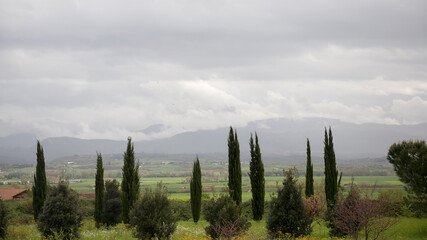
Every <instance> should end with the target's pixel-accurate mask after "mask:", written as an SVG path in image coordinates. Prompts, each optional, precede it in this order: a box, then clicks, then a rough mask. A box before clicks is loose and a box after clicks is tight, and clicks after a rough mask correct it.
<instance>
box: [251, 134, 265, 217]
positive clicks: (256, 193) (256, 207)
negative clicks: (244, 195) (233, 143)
mask: <svg viewBox="0 0 427 240" xmlns="http://www.w3.org/2000/svg"><path fill="white" fill-rule="evenodd" d="M249 147H250V151H251V162H250V166H249V168H250V169H249V170H250V172H249V177H250V180H251V188H252V213H253V216H254V220H256V221H259V220H261V219H262V216H263V214H264V197H265V178H264V164H263V162H262V158H261V150H260V147H259V144H258V135H257V134H256V133H255V144H254V140H253V137H252V134H251V138H250V140H249Z"/></svg>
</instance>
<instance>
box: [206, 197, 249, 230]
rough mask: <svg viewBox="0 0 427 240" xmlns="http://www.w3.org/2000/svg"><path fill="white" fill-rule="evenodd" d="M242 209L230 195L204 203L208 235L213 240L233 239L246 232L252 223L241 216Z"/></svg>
mask: <svg viewBox="0 0 427 240" xmlns="http://www.w3.org/2000/svg"><path fill="white" fill-rule="evenodd" d="M240 212H241V211H240V207H239V206H238V205H237V204H236V203H235V202H234V201H233V199H232V198H231V197H230V196H228V195H223V196H221V197H220V198H218V199H214V198H212V199H210V200H208V201H206V202H205V203H204V206H203V214H204V216H205V220H206V221H207V222H208V223H209V226H208V227H206V228H205V231H206V234H208V235H210V236H211V237H213V238H219V237H222V238H231V237H233V236H237V235H240V234H242V233H244V232H246V231H247V230H248V229H249V227H250V225H251V224H250V223H249V222H248V221H247V218H246V216H242V215H241V214H240Z"/></svg>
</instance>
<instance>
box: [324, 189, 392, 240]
mask: <svg viewBox="0 0 427 240" xmlns="http://www.w3.org/2000/svg"><path fill="white" fill-rule="evenodd" d="M373 195H374V190H372V191H371V193H370V194H369V193H368V191H366V192H365V196H363V197H362V196H361V194H360V192H359V190H358V189H357V188H356V187H355V186H352V188H351V189H350V192H349V194H348V195H347V197H345V198H343V199H338V201H337V204H336V206H335V207H334V209H333V210H332V215H333V224H334V226H335V228H337V229H338V230H339V231H340V232H342V233H344V235H349V236H352V237H353V238H354V239H359V236H360V232H361V231H362V232H363V233H364V235H365V236H364V237H365V239H387V238H388V237H390V236H388V237H386V236H384V235H385V232H386V231H387V230H389V229H390V228H392V227H393V226H394V225H395V224H396V223H397V221H398V219H397V218H394V217H391V216H392V215H393V214H394V213H393V211H392V207H391V202H390V198H389V196H388V195H382V196H381V197H380V198H378V199H375V200H374V199H373Z"/></svg>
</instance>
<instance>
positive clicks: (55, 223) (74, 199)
mask: <svg viewBox="0 0 427 240" xmlns="http://www.w3.org/2000/svg"><path fill="white" fill-rule="evenodd" d="M81 221H82V216H81V213H80V210H79V198H78V195H77V193H76V192H74V191H73V190H71V189H70V188H68V186H67V185H65V184H59V185H58V186H57V187H54V188H52V190H51V191H50V193H49V196H48V197H47V199H46V201H45V204H44V206H43V212H42V213H41V214H40V215H39V218H38V228H39V230H40V231H41V232H42V234H43V235H44V236H45V237H49V236H60V237H62V238H64V239H70V238H72V237H78V229H79V226H80V225H81Z"/></svg>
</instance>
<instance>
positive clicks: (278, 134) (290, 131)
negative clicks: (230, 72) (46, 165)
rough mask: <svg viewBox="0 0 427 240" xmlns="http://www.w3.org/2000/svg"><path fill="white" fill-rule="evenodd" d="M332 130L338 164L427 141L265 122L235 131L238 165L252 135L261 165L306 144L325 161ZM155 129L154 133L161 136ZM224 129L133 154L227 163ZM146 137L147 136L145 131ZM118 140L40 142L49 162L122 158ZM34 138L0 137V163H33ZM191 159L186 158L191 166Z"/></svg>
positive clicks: (410, 133)
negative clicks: (210, 158) (106, 156)
mask: <svg viewBox="0 0 427 240" xmlns="http://www.w3.org/2000/svg"><path fill="white" fill-rule="evenodd" d="M329 126H331V127H332V132H333V137H334V145H335V152H336V155H337V158H338V159H342V160H351V159H360V158H379V157H384V156H386V154H387V151H388V148H389V147H390V145H391V144H393V143H394V142H398V141H403V140H410V139H412V140H418V139H419V140H425V139H427V123H423V124H418V125H383V124H360V125H358V124H353V123H347V122H342V121H339V120H333V119H324V118H307V119H302V120H291V119H284V118H280V119H269V120H262V121H255V122H251V123H249V124H248V125H247V126H245V127H238V128H236V129H237V134H238V137H239V142H240V151H241V155H242V160H243V161H245V158H248V157H249V137H250V133H251V132H252V133H254V132H257V134H258V137H259V143H260V147H261V151H262V154H263V159H264V161H269V160H272V159H280V158H287V157H288V158H289V157H290V156H291V157H293V158H296V159H300V160H301V161H303V160H304V159H305V157H304V156H305V151H306V139H307V138H309V139H310V142H311V151H312V155H313V158H315V159H316V158H317V159H319V158H321V157H322V156H323V138H324V127H329ZM161 129H162V127H161V125H160V124H159V125H158V126H156V129H154V130H153V129H151V130H150V131H159V130H160V131H161ZM228 131H229V128H228V127H223V128H218V129H215V130H200V131H196V132H185V133H181V134H177V135H175V136H172V137H169V138H164V139H157V140H151V141H136V142H134V144H135V152H136V153H150V154H156V153H158V154H171V155H173V154H189V156H191V155H193V156H195V155H196V154H199V156H203V155H209V156H217V157H218V158H220V159H221V158H224V159H225V158H226V153H227V137H228ZM147 132H148V131H147ZM126 138H127V136H124V137H123V140H122V141H117V140H105V139H89V140H87V139H78V138H72V137H52V138H47V139H44V140H42V141H41V143H42V145H43V147H44V154H45V158H46V161H47V162H50V161H53V160H55V159H57V158H60V157H66V156H73V155H95V153H96V151H98V152H101V153H103V154H121V153H123V152H124V151H125V148H126ZM35 153H36V136H35V135H32V134H28V133H25V134H15V135H11V136H7V137H1V138H0V162H2V163H4V162H7V163H33V162H34V161H35ZM192 160H193V158H189V161H192Z"/></svg>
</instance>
